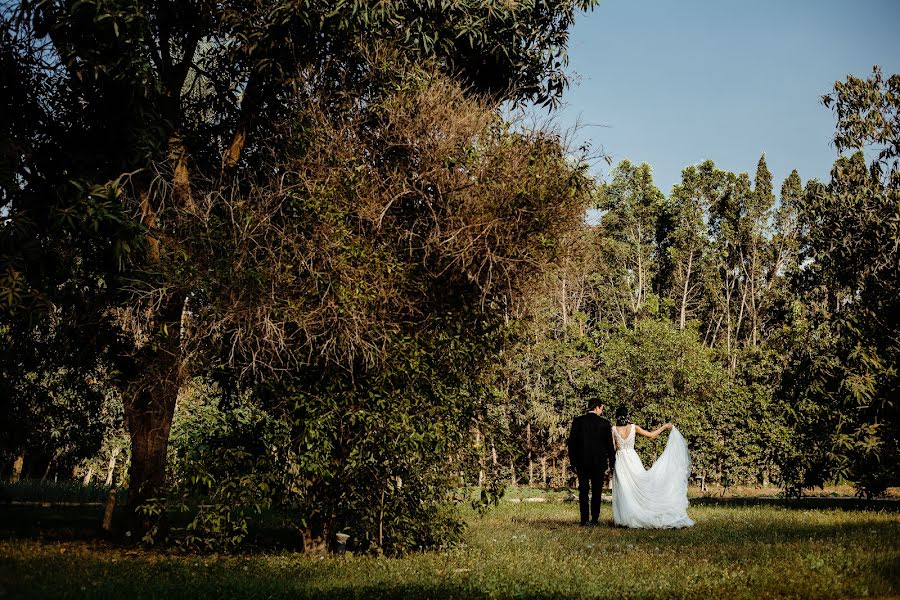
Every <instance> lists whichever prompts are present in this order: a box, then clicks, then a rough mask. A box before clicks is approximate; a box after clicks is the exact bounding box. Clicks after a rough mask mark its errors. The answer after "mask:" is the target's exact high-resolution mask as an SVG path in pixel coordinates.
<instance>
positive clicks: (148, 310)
mask: <svg viewBox="0 0 900 600" xmlns="http://www.w3.org/2000/svg"><path fill="white" fill-rule="evenodd" d="M592 6H593V2H587V1H585V2H564V3H552V4H548V3H541V4H538V5H530V4H517V3H514V4H509V3H496V4H494V3H481V2H474V3H449V4H445V3H439V4H433V3H429V4H426V5H423V4H421V3H418V2H415V3H412V2H410V3H407V2H390V3H381V4H378V5H377V6H375V5H371V4H370V3H367V2H352V3H343V2H341V3H334V4H323V5H315V6H312V5H303V6H298V5H296V4H295V3H289V2H265V3H255V4H254V3H251V4H247V3H245V2H225V3H220V4H216V5H208V4H198V3H196V2H181V3H146V2H124V3H122V2H108V1H106V0H97V1H89V2H78V3H66V2H35V3H32V2H26V3H13V4H12V5H4V6H3V11H2V18H3V38H2V41H3V51H2V57H3V60H4V61H5V62H6V64H8V65H10V66H11V69H10V70H6V69H4V73H17V74H19V75H22V77H19V76H18V75H17V77H16V81H17V82H18V81H23V82H27V83H26V84H24V85H18V86H17V87H16V93H15V94H11V95H9V96H8V97H6V96H5V97H4V99H3V102H4V103H5V104H6V103H7V102H8V103H9V105H8V106H7V105H4V106H3V107H2V111H0V112H3V114H4V115H6V114H17V115H22V120H21V122H20V123H6V122H4V125H3V126H4V131H3V134H4V136H5V137H4V143H3V150H4V153H3V156H4V157H7V159H6V160H4V162H3V164H4V170H3V175H4V177H3V182H4V184H5V187H4V189H3V196H2V199H3V205H2V208H3V209H4V210H8V211H9V217H8V218H7V219H6V220H5V222H4V225H3V231H2V233H3V250H4V253H3V257H2V260H0V262H2V265H0V266H2V267H3V269H4V279H3V280H2V285H3V289H2V293H0V297H2V298H3V300H4V307H5V310H4V312H5V314H8V315H11V314H12V313H13V312H14V311H15V312H21V311H22V310H23V309H24V308H25V307H27V306H38V303H37V302H36V300H37V299H40V300H41V306H44V307H45V308H46V307H50V306H56V305H62V304H65V303H67V302H69V303H71V305H72V306H77V307H78V308H79V311H77V312H80V313H82V314H100V315H104V316H107V317H109V318H105V319H103V321H102V322H101V323H100V326H98V325H97V324H96V323H94V324H92V326H91V327H90V328H88V331H89V332H90V335H87V336H84V340H85V342H84V343H89V344H91V345H92V346H93V348H94V349H95V351H96V352H98V353H99V352H104V351H108V352H109V354H110V356H111V357H112V360H113V361H114V362H115V366H116V370H117V372H118V373H120V375H121V382H120V383H121V387H122V390H123V394H124V398H125V420H126V424H127V427H128V430H129V433H130V436H131V442H132V460H131V472H130V482H131V490H130V494H129V502H130V504H131V505H132V508H133V507H135V506H137V505H138V504H140V503H141V502H142V501H143V500H144V499H146V498H147V497H148V495H150V494H151V493H152V490H153V489H154V488H155V487H158V486H159V485H161V483H162V480H163V474H164V464H165V456H166V451H165V450H166V444H167V439H168V435H169V430H170V427H171V421H172V416H173V412H174V407H175V400H176V398H177V393H178V389H179V388H180V387H181V385H182V384H184V383H185V382H186V381H187V380H188V378H189V375H190V374H191V370H192V368H195V367H196V366H195V365H192V364H191V363H190V361H189V360H188V356H187V355H185V354H184V353H183V347H182V343H181V340H182V337H183V336H182V331H181V326H182V324H183V323H185V322H186V316H187V315H188V312H187V308H188V306H189V305H190V303H191V301H192V298H195V297H197V296H193V295H191V294H193V293H194V291H193V290H192V291H191V292H187V291H184V290H183V289H182V293H181V295H177V294H175V293H170V294H166V295H165V296H161V297H157V298H151V297H150V296H149V295H147V293H146V290H148V289H151V290H158V289H179V288H178V286H174V287H172V288H169V287H168V286H167V285H166V282H165V280H164V279H163V277H164V275H165V274H166V273H171V269H170V266H169V265H165V264H163V262H162V261H163V260H165V259H166V256H167V251H166V250H165V248H163V246H164V245H165V244H166V243H167V242H168V241H169V237H168V234H169V233H170V232H171V230H172V228H173V227H174V225H175V224H174V223H170V222H167V221H165V219H164V218H165V216H166V209H167V208H171V207H173V206H174V207H178V208H180V209H183V210H185V211H190V210H192V209H193V208H194V207H195V206H196V204H195V198H194V194H195V193H198V190H197V189H196V188H195V184H196V183H197V182H200V183H201V184H203V185H205V182H210V181H217V182H221V183H222V188H221V189H222V190H231V189H232V188H230V187H229V186H230V185H231V181H232V177H234V178H236V179H234V181H238V182H240V181H242V180H244V181H249V180H252V177H250V175H252V174H253V173H258V172H260V170H261V169H263V168H264V165H267V164H268V161H270V160H271V159H272V153H273V152H275V153H276V154H277V153H279V152H283V151H285V150H287V149H288V148H289V147H290V146H292V145H293V146H301V147H303V146H304V145H305V144H309V143H310V140H308V139H305V138H304V137H303V135H302V132H303V127H304V125H303V123H302V121H300V122H298V121H295V120H294V119H295V117H296V116H297V112H298V109H300V108H302V107H304V106H306V105H307V103H308V102H311V101H312V100H311V99H312V95H313V94H314V93H322V94H324V95H325V97H326V98H327V101H325V102H322V103H319V105H318V110H321V111H323V112H324V113H326V114H327V115H328V118H330V119H333V120H334V121H335V122H340V120H341V118H342V115H343V114H344V113H345V112H346V111H347V110H348V109H352V108H354V107H355V108H359V107H367V106H377V105H378V104H379V99H380V98H383V97H384V95H385V94H388V95H389V94H390V93H392V92H393V91H395V90H396V89H398V88H403V86H404V85H406V84H405V83H404V78H405V76H406V74H407V72H408V71H409V70H410V69H409V67H410V65H426V66H427V68H428V69H433V70H435V71H437V72H443V73H447V74H450V75H453V76H457V77H459V78H460V79H461V80H462V81H464V82H466V83H467V84H468V85H469V87H468V88H467V89H469V90H470V91H471V93H473V94H488V95H490V96H491V97H492V98H494V99H495V101H500V100H507V99H508V100H513V101H526V100H534V101H537V102H539V103H547V104H553V103H554V102H555V101H556V99H557V98H558V96H559V94H560V93H561V92H562V91H563V89H564V87H565V76H564V74H563V68H564V67H565V43H566V40H567V35H568V34H567V31H568V28H569V27H570V25H571V23H572V19H573V18H574V15H575V13H576V10H577V9H588V8H591V7H592ZM386 65H387V66H390V67H391V68H384V67H385V66H386ZM273 123H274V124H277V125H278V126H277V127H272V126H271V125H272V124H273ZM288 125H290V126H288ZM6 139H9V140H10V141H9V142H7V141H6ZM34 140H37V142H36V143H35V142H34ZM8 157H12V159H11V160H9V159H8ZM157 172H162V173H165V177H164V178H160V177H157V176H156V173H157ZM123 174H127V176H123ZM238 188H240V186H238ZM235 189H237V188H235ZM244 191H246V188H244V189H243V190H242V192H244ZM126 197H127V198H132V199H134V200H135V202H134V203H126V202H123V198H126ZM126 204H127V206H128V211H127V212H124V211H123V209H124V208H125V205H126ZM400 204H404V203H403V202H401V203H400ZM422 208H424V206H422ZM454 209H455V207H450V210H454ZM416 210H417V209H416V204H415V203H414V202H413V203H406V204H404V211H407V212H408V213H409V214H411V215H413V214H416ZM301 214H302V213H301ZM298 218H299V217H298ZM30 240H40V243H37V244H34V243H30ZM59 249H64V252H62V253H60V250H59ZM450 251H451V252H452V251H453V248H452V247H451V248H450ZM168 256H171V254H169V255H168ZM75 265H77V268H76V267H75ZM467 266H468V267H471V266H472V265H467ZM76 271H80V272H83V273H85V276H86V277H85V278H86V279H87V280H88V281H90V282H91V284H90V286H88V287H87V288H85V287H77V288H75V289H78V290H79V291H80V296H79V297H77V298H73V297H71V296H66V295H60V294H58V291H59V290H60V289H62V288H61V286H60V283H61V282H63V281H67V280H68V278H69V277H70V274H71V273H73V272H76ZM476 271H477V268H476ZM482 274H483V273H481V274H479V275H478V276H480V275H482ZM491 275H492V276H496V275H498V274H497V273H491ZM201 295H202V294H201ZM32 300H34V301H32ZM136 300H137V301H138V302H137V303H136V302H135V301H136ZM87 307H90V308H89V309H88V308H87ZM109 309H113V310H109ZM113 317H114V318H113ZM122 323H125V325H126V327H124V331H125V335H123V334H122V332H123V328H122V327H121V324H122ZM319 351H321V352H324V353H327V352H329V351H331V348H329V347H327V346H326V347H322V348H319V347H317V348H316V350H315V351H314V352H319Z"/></svg>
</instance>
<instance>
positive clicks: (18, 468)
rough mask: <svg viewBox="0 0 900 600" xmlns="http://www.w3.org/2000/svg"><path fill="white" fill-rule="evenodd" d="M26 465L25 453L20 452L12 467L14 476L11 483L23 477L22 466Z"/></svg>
mask: <svg viewBox="0 0 900 600" xmlns="http://www.w3.org/2000/svg"><path fill="white" fill-rule="evenodd" d="M24 466H25V453H24V452H20V453H19V455H18V456H17V457H16V460H15V462H13V468H12V477H11V478H10V482H11V483H15V482H17V481H19V479H21V478H22V467H24Z"/></svg>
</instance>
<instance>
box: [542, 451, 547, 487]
mask: <svg viewBox="0 0 900 600" xmlns="http://www.w3.org/2000/svg"><path fill="white" fill-rule="evenodd" d="M541 481H543V486H544V487H547V457H546V456H542V457H541Z"/></svg>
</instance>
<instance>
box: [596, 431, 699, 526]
mask: <svg viewBox="0 0 900 600" xmlns="http://www.w3.org/2000/svg"><path fill="white" fill-rule="evenodd" d="M612 435H613V439H614V440H615V443H616V465H615V469H614V470H613V478H612V507H613V521H614V522H615V523H616V525H623V526H625V527H642V528H671V527H690V526H691V525H693V524H694V521H692V520H691V519H690V518H689V517H688V516H687V508H688V499H687V480H688V475H689V473H690V469H691V461H690V456H689V455H688V449H687V443H686V442H685V441H684V437H682V435H681V432H679V431H678V430H677V429H674V428H673V429H672V431H671V432H670V433H669V440H668V442H666V447H665V449H664V450H663V453H662V454H661V455H660V456H659V458H658V459H657V460H656V462H655V463H653V466H651V467H650V469H649V470H648V469H644V465H643V464H642V463H641V458H640V457H639V456H638V455H637V452H635V451H634V440H635V426H634V424H633V423H632V424H631V427H630V429H629V431H628V435H627V436H626V437H622V435H621V434H620V433H619V430H618V428H617V427H613V428H612Z"/></svg>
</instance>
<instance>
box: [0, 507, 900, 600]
mask: <svg viewBox="0 0 900 600" xmlns="http://www.w3.org/2000/svg"><path fill="white" fill-rule="evenodd" d="M690 514H691V516H692V517H693V518H694V519H696V521H697V525H696V526H695V527H693V528H691V529H686V530H669V531H634V530H628V529H619V528H614V527H611V526H603V527H598V528H593V529H583V528H580V527H577V526H576V525H575V522H576V520H577V506H576V505H574V504H571V503H562V502H547V503H526V502H520V503H512V502H504V503H502V504H501V506H500V507H499V508H497V509H495V510H493V511H492V512H490V513H489V514H488V515H487V516H486V517H484V518H481V519H480V518H478V517H476V516H474V515H473V516H471V517H470V521H471V527H470V528H469V531H468V533H467V536H466V541H465V543H464V544H463V545H462V546H460V547H457V548H453V549H451V550H446V551H441V552H427V553H421V554H413V555H410V556H407V557H404V558H399V559H384V558H376V557H371V556H346V557H344V558H338V557H328V558H323V559H317V558H308V557H305V556H303V555H300V554H296V553H263V554H244V555H237V556H200V557H197V556H178V555H166V554H162V553H148V552H143V551H136V550H131V551H129V550H123V549H121V548H118V547H115V546H111V545H108V544H106V543H103V542H99V541H94V542H86V541H64V542H63V541H52V540H47V539H45V540H40V539H37V540H36V539H34V538H33V537H28V538H24V537H22V536H21V535H20V536H18V537H17V539H10V538H8V537H7V538H6V539H3V540H2V541H0V577H2V579H0V582H2V583H0V585H2V587H3V588H4V591H5V592H6V594H7V595H11V596H13V597H16V596H21V597H41V598H45V597H46V598H49V597H84V596H94V597H109V598H117V597H122V598H125V597H128V598H151V597H153V598H174V597H191V598H223V597H260V598H267V597H273V598H281V597H284V598H288V597H290V598H318V597H323V596H328V597H358V598H379V597H381V598H383V597H403V598H409V597H416V598H437V597H454V598H539V597H568V598H594V597H615V598H653V597H659V598H673V597H730V598H759V597H773V598H774V597H815V598H843V597H862V596H882V597H884V596H897V595H900V515H898V514H897V513H896V512H859V511H841V510H801V509H787V508H778V507H722V506H699V507H693V508H692V509H691V512H690ZM609 516H610V507H609V505H608V504H605V505H604V507H603V514H602V517H601V518H603V519H608V518H609Z"/></svg>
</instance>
